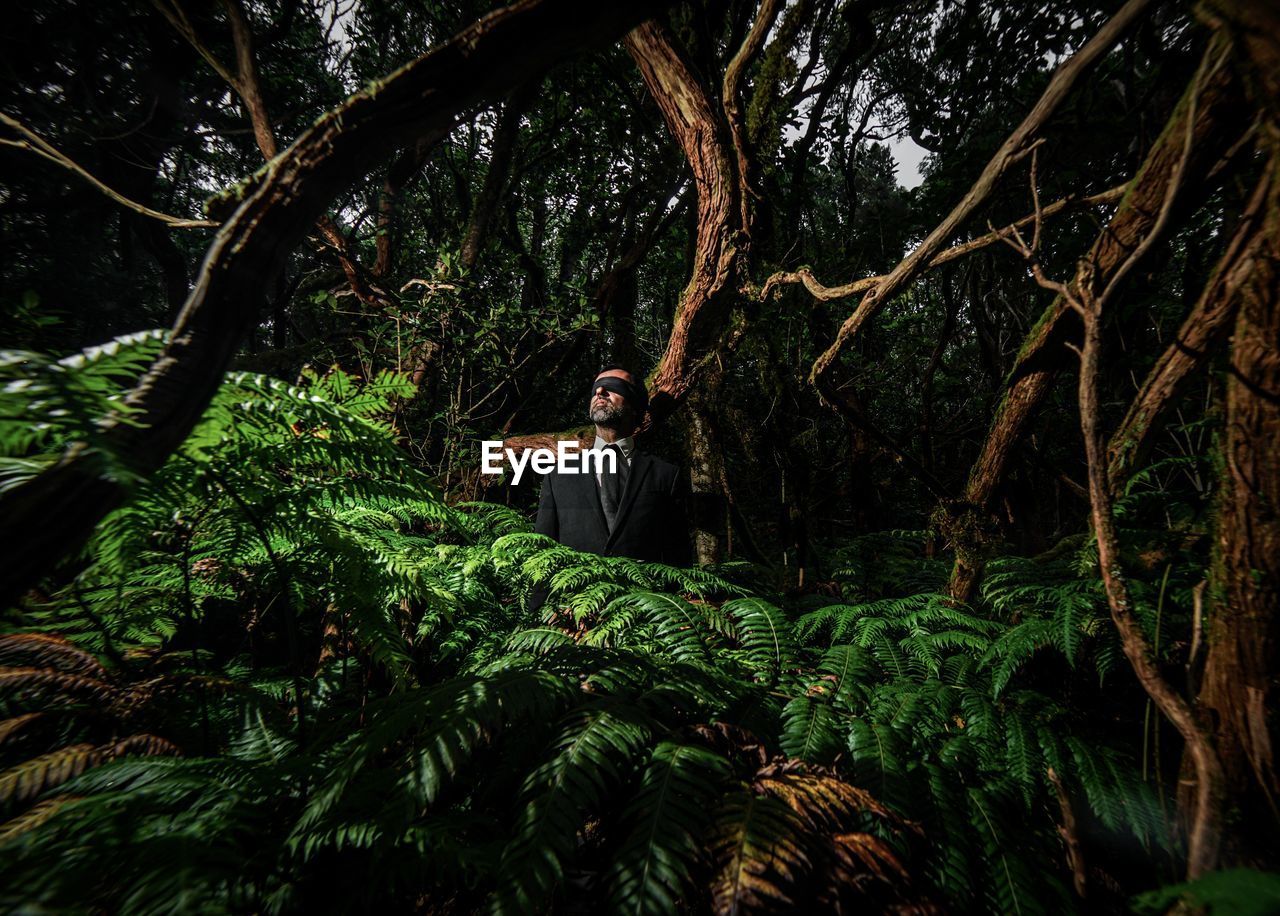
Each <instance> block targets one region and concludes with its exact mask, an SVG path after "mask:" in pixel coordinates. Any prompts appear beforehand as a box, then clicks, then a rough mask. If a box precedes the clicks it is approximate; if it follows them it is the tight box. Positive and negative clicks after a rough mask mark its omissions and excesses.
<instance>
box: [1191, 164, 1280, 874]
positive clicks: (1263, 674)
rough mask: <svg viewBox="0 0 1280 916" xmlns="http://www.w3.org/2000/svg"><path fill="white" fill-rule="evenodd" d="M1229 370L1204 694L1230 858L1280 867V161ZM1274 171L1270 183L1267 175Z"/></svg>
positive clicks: (1243, 296)
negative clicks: (1228, 808) (1279, 751)
mask: <svg viewBox="0 0 1280 916" xmlns="http://www.w3.org/2000/svg"><path fill="white" fill-rule="evenodd" d="M1268 170H1269V172H1270V176H1269V177H1270V182H1271V190H1270V195H1269V198H1268V200H1267V204H1266V206H1265V220H1264V224H1263V226H1262V229H1261V233H1260V235H1261V239H1260V244H1259V245H1257V246H1256V247H1255V248H1254V249H1253V251H1254V254H1253V256H1252V258H1251V260H1250V265H1249V266H1251V267H1252V270H1251V271H1250V272H1249V274H1248V277H1247V279H1246V280H1245V282H1244V283H1243V284H1242V286H1241V289H1240V306H1239V315H1238V317H1237V319H1236V324H1235V333H1234V337H1233V340H1232V346H1231V359H1230V367H1229V369H1228V374H1227V390H1226V421H1225V422H1226V429H1225V431H1224V434H1223V442H1222V465H1221V471H1220V479H1219V488H1220V489H1219V494H1218V513H1217V526H1216V535H1215V538H1214V552H1213V562H1212V565H1211V567H1210V575H1209V600H1208V622H1207V643H1208V653H1207V655H1206V658H1205V666H1204V673H1203V676H1202V678H1201V682H1200V684H1201V686H1200V696H1199V702H1200V705H1201V707H1202V708H1203V709H1205V710H1206V711H1208V712H1209V713H1210V715H1211V716H1212V719H1213V722H1214V726H1215V728H1214V734H1215V739H1216V742H1217V747H1218V753H1219V756H1220V757H1221V758H1222V763H1223V768H1224V770H1225V778H1226V785H1227V792H1228V795H1229V797H1230V798H1231V799H1232V800H1233V811H1232V812H1231V813H1230V814H1229V823H1228V825H1227V842H1226V846H1225V849H1224V853H1225V855H1226V857H1227V860H1228V861H1227V862H1226V863H1225V864H1230V865H1252V866H1255V867H1263V868H1268V869H1273V868H1276V867H1277V865H1280V777H1278V774H1277V767H1276V759H1275V749H1276V747H1277V743H1278V742H1280V711H1278V710H1277V708H1276V702H1277V698H1280V667H1278V666H1277V662H1280V652H1278V651H1277V649H1280V448H1278V444H1280V192H1278V191H1277V187H1278V186H1280V181H1278V179H1280V158H1273V159H1272V160H1271V162H1270V164H1269V168H1268ZM1266 183H1267V182H1266V180H1265V179H1264V182H1263V184H1266Z"/></svg>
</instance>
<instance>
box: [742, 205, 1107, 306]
mask: <svg viewBox="0 0 1280 916" xmlns="http://www.w3.org/2000/svg"><path fill="white" fill-rule="evenodd" d="M1127 187H1128V185H1117V186H1116V187H1114V188H1110V189H1108V190H1106V191H1102V192H1100V193H1098V194H1091V195H1089V196H1088V197H1064V198H1063V199H1062V200H1059V201H1055V202H1054V203H1051V204H1049V206H1047V207H1045V208H1044V209H1043V210H1041V211H1040V217H1041V218H1043V217H1046V216H1056V215H1057V214H1059V213H1062V212H1064V211H1068V210H1083V209H1087V208H1088V207H1096V206H1101V205H1104V204H1111V203H1115V202H1116V201H1117V200H1119V199H1120V198H1121V197H1122V196H1124V192H1125V190H1126V189H1127ZM1035 219H1036V214H1035V213H1031V214H1028V215H1027V216H1024V217H1023V218H1022V219H1020V220H1018V221H1017V222H1015V223H1010V224H1009V225H1008V226H1005V227H1003V228H1001V229H994V230H992V231H991V232H988V233H987V234H985V235H980V236H978V237H977V238H976V239H972V240H970V241H968V242H964V243H963V244H960V245H953V246H952V247H950V248H948V249H946V250H945V251H942V252H939V253H938V254H937V255H935V256H934V258H933V260H931V261H930V262H929V263H928V264H927V265H925V268H924V269H925V270H933V269H934V268H935V267H941V266H942V265H943V264H947V263H950V262H951V261H954V260H957V259H958V258H962V257H964V256H965V255H968V254H973V253H974V252H975V251H980V250H982V249H983V248H986V247H987V246H989V245H993V244H995V243H996V242H999V241H1003V240H1005V239H1007V238H1009V237H1010V236H1012V235H1013V233H1014V232H1015V231H1016V230H1018V229H1020V228H1023V227H1025V226H1029V225H1031V224H1032V223H1033V222H1034V221H1035ZM887 277H888V275H887V274H882V275H880V276H876V277H863V278H862V279H861V280H854V281H852V282H851V283H846V284H844V285H843V286H823V285H822V284H821V283H819V282H818V280H817V278H815V277H814V275H813V272H812V271H810V270H809V269H808V268H807V267H802V268H800V269H799V270H796V271H778V272H777V273H775V274H773V275H772V276H770V277H769V279H767V280H765V282H764V286H763V287H761V289H760V294H759V295H760V298H761V299H765V298H767V297H768V296H769V295H770V294H771V293H772V292H773V291H774V290H775V289H777V288H778V287H780V286H783V285H788V284H796V283H799V284H803V286H804V288H805V289H806V290H808V291H809V295H811V296H813V298H814V299H817V300H818V301H819V302H831V301H833V300H836V299H847V298H848V297H850V296H856V295H857V294H858V293H862V292H866V291H867V290H869V289H872V288H873V287H875V286H876V285H878V284H880V283H883V282H884V281H885V279H886V278H887Z"/></svg>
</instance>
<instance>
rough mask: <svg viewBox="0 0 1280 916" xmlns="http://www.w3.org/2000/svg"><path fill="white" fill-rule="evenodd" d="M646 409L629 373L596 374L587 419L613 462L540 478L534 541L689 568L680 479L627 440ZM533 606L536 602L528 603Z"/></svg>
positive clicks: (614, 368)
mask: <svg viewBox="0 0 1280 916" xmlns="http://www.w3.org/2000/svg"><path fill="white" fill-rule="evenodd" d="M648 408H649V396H648V394H647V392H646V391H645V388H644V383H643V382H642V381H640V379H639V378H638V377H637V376H636V375H635V374H634V373H632V372H629V371H628V370H626V369H624V368H622V367H621V366H607V367H605V368H604V369H602V370H600V372H599V373H598V374H597V375H596V378H595V381H593V382H592V383H591V393H590V396H589V400H588V402H587V416H588V418H589V419H590V420H591V422H592V423H594V424H595V425H596V439H595V445H594V448H596V449H601V450H604V449H607V450H609V451H612V452H613V453H614V456H613V460H612V461H610V460H608V459H607V458H606V459H605V460H603V461H597V462H591V463H590V465H589V470H587V471H586V472H585V473H578V474H569V473H560V472H558V471H552V472H550V473H549V474H547V475H546V477H545V478H543V481H542V500H541V502H540V503H539V505H538V522H537V525H536V527H535V530H536V531H537V532H538V533H539V534H546V535H550V536H551V537H553V538H555V539H556V540H557V541H559V542H560V543H561V544H564V545H565V546H567V547H572V548H574V549H575V550H582V551H587V552H590V553H596V554H601V555H603V556H619V557H632V558H633V559H636V560H649V561H656V562H660V563H668V564H671V565H674V566H688V565H689V564H690V562H691V559H692V551H691V549H690V542H689V526H688V524H687V522H686V521H685V511H684V505H683V503H684V493H685V490H686V488H687V480H686V476H687V475H685V474H683V473H682V472H681V470H680V468H678V467H676V466H675V465H674V464H671V463H670V462H667V461H663V460H662V459H661V458H656V457H654V456H653V455H649V454H647V453H645V452H641V451H638V450H637V449H636V446H635V439H634V438H633V436H634V434H635V431H636V429H637V428H638V427H639V426H640V421H641V420H643V419H644V415H645V412H646V411H647V410H648ZM539 597H540V596H539ZM535 603H536V604H541V601H539V600H537V598H536V597H535Z"/></svg>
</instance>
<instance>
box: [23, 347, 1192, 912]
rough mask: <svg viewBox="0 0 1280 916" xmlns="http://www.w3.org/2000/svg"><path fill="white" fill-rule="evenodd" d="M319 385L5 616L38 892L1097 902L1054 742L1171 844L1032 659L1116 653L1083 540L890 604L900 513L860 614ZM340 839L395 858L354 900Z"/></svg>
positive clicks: (274, 900) (1115, 761)
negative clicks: (1060, 791)
mask: <svg viewBox="0 0 1280 916" xmlns="http://www.w3.org/2000/svg"><path fill="white" fill-rule="evenodd" d="M150 339H151V338H142V339H140V340H139V341H136V342H134V343H133V344H130V343H128V342H124V343H122V344H121V345H120V352H119V353H117V354H116V355H115V356H116V358H119V359H123V360H125V362H124V363H123V364H124V365H136V362H135V363H129V362H128V360H129V359H130V358H131V357H130V356H129V354H128V352H127V351H128V349H129V347H130V346H137V347H142V346H145V345H147V344H146V341H148V340H150ZM83 371H92V370H89V369H84V370H83ZM304 382H305V383H306V384H305V385H303V386H290V385H286V384H283V383H281V382H278V381H276V380H273V379H270V378H266V377H263V376H258V375H253V374H246V373H237V374H233V375H230V376H228V378H227V380H226V382H225V384H224V385H223V387H222V389H221V390H220V391H219V393H218V394H217V396H216V397H215V399H214V401H213V403H212V404H211V406H210V408H209V410H208V412H207V413H206V415H205V417H204V419H203V420H202V421H201V423H200V424H199V426H198V427H197V429H196V430H195V432H194V433H193V434H192V436H191V437H190V438H189V439H188V441H187V442H186V443H184V445H183V446H182V447H181V449H179V451H178V452H177V453H176V454H175V455H174V456H173V458H172V459H171V460H170V461H169V462H167V463H166V464H165V465H164V467H163V468H162V469H161V470H160V471H159V472H158V473H157V474H155V475H153V476H152V477H151V478H150V479H148V480H146V481H141V482H139V483H138V484H137V485H136V487H135V488H134V495H133V497H132V499H131V500H130V501H129V502H128V503H127V504H126V505H124V506H122V507H121V508H120V509H119V510H117V511H116V512H115V513H113V514H112V515H111V516H110V517H109V518H108V519H107V520H106V521H105V522H104V523H103V525H101V526H100V527H99V529H98V531H97V532H96V533H95V535H94V537H93V539H92V540H91V541H90V542H89V544H88V545H86V547H85V549H84V551H83V553H82V556H81V558H80V560H79V562H78V564H77V566H76V570H75V575H74V577H73V579H72V580H71V582H70V583H69V584H68V585H66V586H65V587H63V588H60V589H58V590H56V591H54V592H52V593H51V594H50V595H49V596H48V598H47V600H43V601H40V602H30V603H28V604H27V605H25V606H24V607H23V608H22V609H20V611H19V616H18V618H17V619H18V623H19V626H18V627H17V628H16V629H17V630H18V631H19V632H15V633H13V634H11V635H8V636H5V637H0V662H3V663H4V664H5V665H7V666H8V667H6V668H4V669H0V705H2V707H3V708H2V709H0V712H2V713H3V715H4V719H3V720H0V753H3V754H4V759H3V763H4V766H5V769H3V770H0V798H2V803H3V804H5V805H7V807H6V808H5V809H4V814H5V816H6V817H7V821H6V822H5V823H4V824H3V826H0V831H3V836H4V839H3V841H2V842H3V844H4V845H3V848H4V850H5V853H6V855H5V859H4V861H5V864H4V865H3V866H2V867H0V878H2V879H3V880H2V881H0V884H2V885H3V886H4V887H6V888H13V889H14V890H13V891H12V892H11V893H13V894H21V895H22V896H23V898H24V899H26V900H30V901H34V902H36V903H37V904H39V905H41V906H45V907H48V908H58V907H60V906H64V905H67V904H68V903H70V902H72V901H74V902H75V904H76V905H91V906H96V907H101V908H105V909H127V910H130V911H138V912H150V911H155V912H162V911H163V912H172V911H175V910H176V911H182V910H194V909H201V910H216V911H223V910H239V909H246V908H249V909H256V910H261V911H263V912H284V911H292V910H296V909H301V908H306V907H314V906H316V905H323V906H327V907H334V906H339V907H343V908H351V907H370V906H388V905H395V903H396V902H397V901H401V902H402V901H404V900H409V899H426V900H430V901H431V902H432V905H433V906H442V907H443V906H449V907H456V908H460V909H462V910H466V911H475V910H488V911H492V912H529V911H534V910H540V909H545V908H547V907H552V908H556V907H560V906H562V905H564V903H565V902H566V901H567V900H568V898H569V895H582V894H586V895H587V897H588V899H591V900H594V901H598V902H599V904H600V905H601V906H608V907H609V908H611V909H614V910H618V911H625V912H636V913H660V912H672V911H675V910H691V911H698V910H702V909H706V908H712V909H715V910H718V911H724V912H729V911H735V912H736V911H758V910H761V909H768V908H773V907H788V908H800V909H805V910H807V911H818V910H828V909H835V908H839V907H850V906H855V905H857V906H870V907H873V908H874V907H882V906H889V905H900V904H907V903H911V902H913V901H914V902H921V901H924V900H928V899H934V900H938V901H946V902H947V904H948V905H949V906H951V907H953V908H956V909H959V910H987V911H992V912H1002V913H1003V912H1024V911H1029V910H1034V909H1036V908H1041V907H1046V906H1049V907H1051V908H1054V907H1058V906H1069V904H1070V899H1069V896H1068V892H1067V890H1066V883H1065V881H1064V877H1065V876H1064V875H1063V873H1062V868H1061V866H1060V864H1059V863H1060V862H1061V855H1060V853H1059V851H1058V848H1057V831H1056V821H1055V819H1054V817H1055V815H1054V812H1055V811H1056V810H1057V797H1056V795H1055V794H1054V793H1055V789H1054V786H1053V783H1052V782H1051V780H1050V778H1049V776H1048V772H1049V770H1050V768H1052V770H1053V771H1054V772H1055V773H1056V774H1057V775H1058V776H1059V777H1060V779H1061V780H1062V784H1063V786H1064V787H1065V791H1066V792H1067V793H1068V794H1069V795H1070V796H1071V797H1072V798H1073V799H1074V801H1075V803H1076V804H1077V805H1080V806H1085V807H1087V808H1088V809H1089V810H1091V811H1092V812H1093V813H1094V815H1095V816H1096V818H1097V820H1098V822H1099V824H1100V825H1102V828H1103V829H1106V830H1109V831H1115V832H1128V833H1130V834H1132V835H1134V836H1136V837H1138V838H1139V840H1140V841H1141V842H1142V843H1145V844H1147V845H1148V846H1150V847H1151V848H1156V847H1159V846H1161V845H1162V844H1166V843H1167V842H1168V838H1167V837H1166V836H1165V835H1164V833H1163V818H1162V816H1161V813H1160V811H1159V807H1158V805H1157V804H1156V802H1155V800H1154V799H1153V798H1152V796H1151V793H1150V791H1149V790H1148V788H1147V786H1146V785H1145V784H1144V783H1142V782H1141V781H1140V780H1139V779H1138V778H1137V776H1136V772H1135V770H1134V767H1133V765H1132V763H1131V762H1129V761H1128V760H1127V758H1126V757H1125V756H1124V755H1123V754H1122V753H1121V752H1120V751H1119V750H1117V749H1116V748H1114V747H1113V746H1112V745H1111V744H1110V743H1108V741H1107V740H1106V739H1105V738H1103V737H1102V736H1100V735H1098V734H1096V733H1095V732H1094V731H1093V730H1091V729H1090V727H1089V724H1088V722H1086V721H1083V720H1082V718H1081V717H1080V716H1078V715H1076V714H1075V713H1073V712H1072V711H1071V710H1070V709H1069V708H1068V707H1066V706H1064V705H1063V704H1062V702H1061V701H1060V700H1059V699H1057V698H1055V697H1054V696H1053V695H1052V694H1050V693H1046V692H1042V691H1039V690H1036V689H1033V688H1031V687H1030V686H1026V685H1023V684H1021V683H1019V679H1018V669H1019V665H1020V664H1021V661H1022V660H1023V659H1025V657H1026V655H1027V654H1028V653H1029V652H1031V651H1039V650H1042V649H1045V648H1052V649H1054V650H1055V651H1057V652H1060V653H1061V654H1062V656H1063V657H1064V659H1065V660H1066V661H1067V662H1068V663H1070V664H1084V663H1086V662H1088V661H1089V660H1090V658H1091V655H1092V653H1093V651H1094V647H1095V645H1096V644H1097V643H1098V641H1099V639H1100V638H1101V634H1100V633H1099V632H1098V631H1099V629H1100V623H1099V619H1100V618H1099V613H1100V612H1099V611H1098V605H1097V604H1096V594H1095V592H1094V591H1093V586H1092V585H1091V584H1090V583H1089V582H1088V578H1087V574H1083V573H1081V569H1082V568H1083V567H1081V566H1080V564H1079V563H1078V562H1076V560H1074V559H1072V560H1071V562H1072V563H1074V564H1075V565H1074V566H1064V567H1062V568H1061V569H1059V573H1060V574H1061V575H1060V581H1058V580H1053V579H1046V578H1045V576H1044V570H1043V569H1042V568H1041V567H1038V566H1035V565H1034V564H1031V565H1028V564H1022V565H1018V564H1015V563H1012V562H1011V563H1009V564H1007V565H1006V566H1003V567H998V568H997V569H996V571H995V574H994V575H993V576H992V578H991V581H990V583H989V585H988V589H987V592H986V593H985V599H984V600H985V601H986V602H987V603H988V606H989V607H990V609H991V610H992V611H993V614H992V616H986V615H985V614H983V613H981V612H980V610H979V609H978V608H970V607H963V606H957V605H955V604H954V603H952V602H949V601H948V600H947V599H945V598H944V597H943V596H941V595H939V594H938V593H936V592H933V591H927V590H926V591H915V592H907V593H906V594H896V595H894V594H890V595H888V596H884V595H879V596H877V595H865V596H864V595H863V590H864V589H866V590H869V589H874V588H878V587H882V586H883V583H885V582H888V581H893V582H896V583H898V585H899V587H901V585H902V583H904V582H907V583H910V582H911V581H914V580H913V579H912V578H911V577H910V576H908V575H901V574H899V573H901V572H902V570H901V569H895V565H896V566H902V567H907V568H913V569H916V570H918V571H920V572H921V574H922V575H923V574H924V573H926V572H928V570H929V568H930V567H929V564H928V563H924V564H921V562H920V560H919V558H918V557H915V556H914V555H912V554H911V552H910V551H908V550H904V549H901V545H902V544H903V542H904V539H902V538H900V537H897V536H890V537H887V538H882V539H880V541H879V543H878V544H872V543H863V544H854V545H851V546H850V548H849V549H848V550H847V551H846V555H845V562H846V566H845V567H844V568H845V570H846V572H845V573H844V574H843V576H844V580H845V582H846V583H847V584H848V590H847V592H846V594H848V595H849V596H850V598H848V599H847V600H846V601H844V602H843V603H831V602H829V601H828V602H826V603H822V602H815V601H813V600H811V599H803V600H800V601H790V600H787V599H784V598H782V597H780V596H776V595H766V594H760V593H756V592H753V591H752V590H750V589H747V588H745V587H744V586H742V585H739V584H736V583H735V582H734V581H731V579H730V578H728V577H726V576H725V575H719V574H717V573H715V572H712V571H709V570H700V569H694V570H688V569H677V568H673V567H666V566H661V565H656V564H644V563H638V562H636V561H633V560H629V559H625V558H616V557H598V556H591V555H582V554H578V553H576V552H574V551H571V550H568V549H567V548H565V547H563V546H561V545H558V544H556V543H554V542H553V541H550V540H548V539H546V538H543V537H541V536H539V535H536V534H533V533H531V532H529V531H528V530H527V529H528V524H527V522H526V521H525V520H524V519H523V517H522V516H520V515H519V514H517V513H515V512H513V511H511V510H509V509H505V508H503V507H499V506H493V505H486V504H462V505H459V506H456V507H454V508H447V507H446V506H445V505H444V504H443V502H442V501H441V500H440V499H439V497H438V495H436V493H435V491H434V489H433V488H432V485H431V482H430V481H429V480H427V479H425V478H424V477H422V476H421V475H420V474H419V473H418V472H416V471H414V470H413V469H412V468H410V467H409V466H408V465H407V464H406V462H405V461H404V459H403V457H402V456H401V454H400V452H399V451H398V450H397V448H396V444H395V438H394V437H395V430H394V428H393V427H392V426H391V425H390V423H389V422H388V421H387V420H386V419H385V418H386V417H387V416H388V415H389V412H390V410H391V408H392V405H393V402H394V400H395V399H396V398H400V397H404V396H405V395H406V394H407V393H408V391H409V388H408V386H407V384H406V383H405V382H404V380H403V379H401V378H399V377H396V376H390V375H382V376H375V377H373V378H371V379H369V380H367V381H365V382H357V381H356V380H355V379H353V378H351V377H350V376H347V375H345V374H343V373H341V372H339V371H337V370H335V371H333V372H330V373H328V374H326V375H325V376H323V377H320V376H314V375H313V376H310V377H308V378H306V379H304ZM94 384H95V385H96V384H98V383H94ZM97 392H98V393H97V395H95V396H97V397H99V398H103V399H106V401H107V402H111V401H112V399H113V398H114V397H115V394H114V392H113V391H112V390H110V389H109V388H108V387H105V386H101V385H100V386H99V388H98V389H97ZM39 396H41V397H43V396H44V395H43V394H41V395H39ZM78 434H79V431H78V429H77V428H76V427H75V426H74V422H73V421H71V420H68V421H66V425H65V426H63V427H61V428H59V430H57V432H56V435H54V434H50V437H49V439H48V441H49V442H57V441H62V440H69V439H71V438H73V437H75V436H76V435H78ZM859 558H861V559H859ZM858 563H862V564H863V565H862V566H861V567H859V566H858ZM873 567H874V572H873ZM725 572H726V573H732V574H733V575H734V577H735V578H738V579H742V578H744V576H742V575H741V573H742V570H736V569H732V568H731V569H726V570H725ZM746 578H749V577H746ZM535 585H542V586H544V587H546V588H547V589H548V592H549V598H548V600H547V601H546V602H545V603H544V605H543V607H542V610H541V611H540V615H539V616H535V615H533V614H531V613H529V612H528V611H527V610H525V606H524V599H525V598H526V597H527V596H528V593H529V591H530V589H531V588H532V587H533V586H535ZM1015 621H1016V622H1015ZM1033 622H1036V623H1038V624H1040V625H1042V626H1043V629H1042V630H1041V631H1036V630H1033V629H1032V628H1031V627H1030V625H1029V624H1031V623H1033ZM45 631H54V632H56V633H58V634H60V635H58V636H48V635H42V634H43V633H44V632H45ZM1037 632H1039V633H1040V634H1041V635H1040V636H1036V633H1037ZM218 636H220V637H221V641H220V639H219V638H216V637H218ZM228 637H230V638H228ZM1037 640H1043V642H1038V641H1037ZM1028 646H1030V647H1031V648H1028ZM1010 659H1014V660H1015V661H1010ZM86 703H89V704H96V706H97V707H98V708H99V709H100V710H105V711H109V714H108V715H106V716H105V717H104V716H103V715H101V714H99V715H96V716H89V715H86V713H87V712H88V711H89V710H88V707H87V706H86ZM54 720H56V721H57V723H58V726H57V727H56V728H49V729H45V730H42V728H41V727H39V726H40V723H41V722H45V721H49V722H52V721H54ZM1012 836H1016V837H1017V842H1016V843H1011V842H1009V841H1008V838H1009V837H1012ZM124 837H128V838H129V840H128V842H124V841H123V839H122V838H124ZM89 850H91V851H92V852H91V853H90V852H88V851H89ZM52 857H57V858H58V860H59V861H61V862H63V863H64V864H65V867H63V868H60V869H58V870H50V869H48V868H46V867H45V866H44V863H46V862H48V861H50V860H51V859H52ZM339 862H341V863H342V865H341V867H342V868H343V869H344V870H346V871H347V872H348V873H350V874H352V875H353V876H358V878H359V880H357V881H353V882H351V883H350V885H349V886H348V889H347V890H344V891H342V892H340V893H339V894H338V896H336V897H335V896H334V889H333V887H332V882H331V881H329V880H328V878H327V875H328V871H329V870H330V869H332V868H333V867H335V864H336V863H339ZM173 863H180V864H178V865H174V864H173ZM86 888H91V889H92V891H90V892H87V893H89V898H88V899H86V898H84V897H83V896H82V895H84V894H85V893H86V891H85V889H86ZM3 899H4V900H5V901H6V903H10V902H12V900H11V898H10V897H7V896H6V897H4V898H3ZM13 899H16V898H13Z"/></svg>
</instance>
